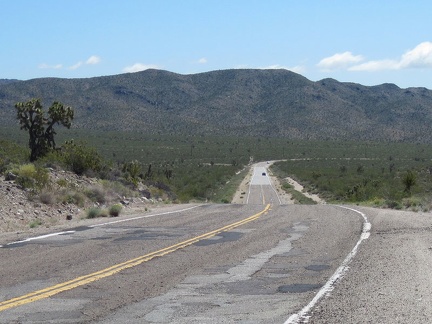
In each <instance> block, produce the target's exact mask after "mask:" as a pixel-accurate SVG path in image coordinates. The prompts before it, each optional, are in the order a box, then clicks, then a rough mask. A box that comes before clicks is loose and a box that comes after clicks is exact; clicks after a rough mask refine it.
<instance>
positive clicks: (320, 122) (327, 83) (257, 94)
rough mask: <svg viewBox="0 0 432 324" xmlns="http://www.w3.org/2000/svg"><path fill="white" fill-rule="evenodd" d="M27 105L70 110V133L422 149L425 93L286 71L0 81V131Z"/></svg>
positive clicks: (430, 95) (429, 118)
mask: <svg viewBox="0 0 432 324" xmlns="http://www.w3.org/2000/svg"><path fill="white" fill-rule="evenodd" d="M34 97H36V98H41V99H42V101H43V104H44V106H45V107H48V106H49V105H51V103H52V102H53V101H54V100H58V101H61V102H62V103H64V104H66V105H70V106H72V107H73V108H74V109H75V119H74V121H73V127H74V128H91V129H99V130H119V131H120V130H133V131H140V132H144V133H159V134H191V135H230V136H269V137H286V138H292V139H323V140H326V139H345V140H376V141H378V140H379V141H409V142H428V143H432V132H431V131H430V130H431V125H432V91H431V90H428V89H426V88H408V89H400V88H399V87H397V86H396V85H393V84H382V85H379V86H373V87H369V86H363V85H360V84H355V83H342V82H338V81H336V80H333V79H324V80H321V81H318V82H312V81H310V80H308V79H306V78H305V77H303V76H301V75H299V74H296V73H293V72H290V71H287V70H252V69H247V70H246V69H245V70H241V69H238V70H237V69H236V70H221V71H212V72H206V73H199V74H191V75H180V74H175V73H171V72H167V71H161V70H146V71H143V72H137V73H128V74H119V75H113V76H103V77H96V78H86V79H60V78H41V79H33V80H28V81H20V82H12V83H11V82H0V125H11V124H13V123H15V124H17V121H16V120H15V111H14V109H13V107H14V104H15V103H16V102H18V101H26V100H29V99H31V98H34Z"/></svg>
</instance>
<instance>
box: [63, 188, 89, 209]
mask: <svg viewBox="0 0 432 324" xmlns="http://www.w3.org/2000/svg"><path fill="white" fill-rule="evenodd" d="M85 201H86V197H85V196H84V194H83V193H81V192H76V191H72V192H70V191H68V192H66V193H63V195H62V198H61V202H62V203H64V204H74V205H77V206H80V207H84V204H85Z"/></svg>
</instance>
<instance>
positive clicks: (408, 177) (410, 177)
mask: <svg viewBox="0 0 432 324" xmlns="http://www.w3.org/2000/svg"><path fill="white" fill-rule="evenodd" d="M402 182H403V184H404V186H405V190H404V192H406V193H408V194H411V188H412V187H413V186H415V184H416V183H417V177H416V174H415V173H414V172H413V171H411V170H409V171H408V172H407V173H406V174H405V175H404V177H403V178H402Z"/></svg>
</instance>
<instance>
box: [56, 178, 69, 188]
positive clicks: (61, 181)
mask: <svg viewBox="0 0 432 324" xmlns="http://www.w3.org/2000/svg"><path fill="white" fill-rule="evenodd" d="M56 183H57V184H58V185H59V186H60V187H67V186H68V184H69V182H68V181H67V180H66V179H58V180H57V182H56Z"/></svg>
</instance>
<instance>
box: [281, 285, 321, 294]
mask: <svg viewBox="0 0 432 324" xmlns="http://www.w3.org/2000/svg"><path fill="white" fill-rule="evenodd" d="M321 287H322V285H317V284H292V285H283V286H279V288H278V292H280V293H304V292H308V291H311V290H316V289H319V288H321Z"/></svg>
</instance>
